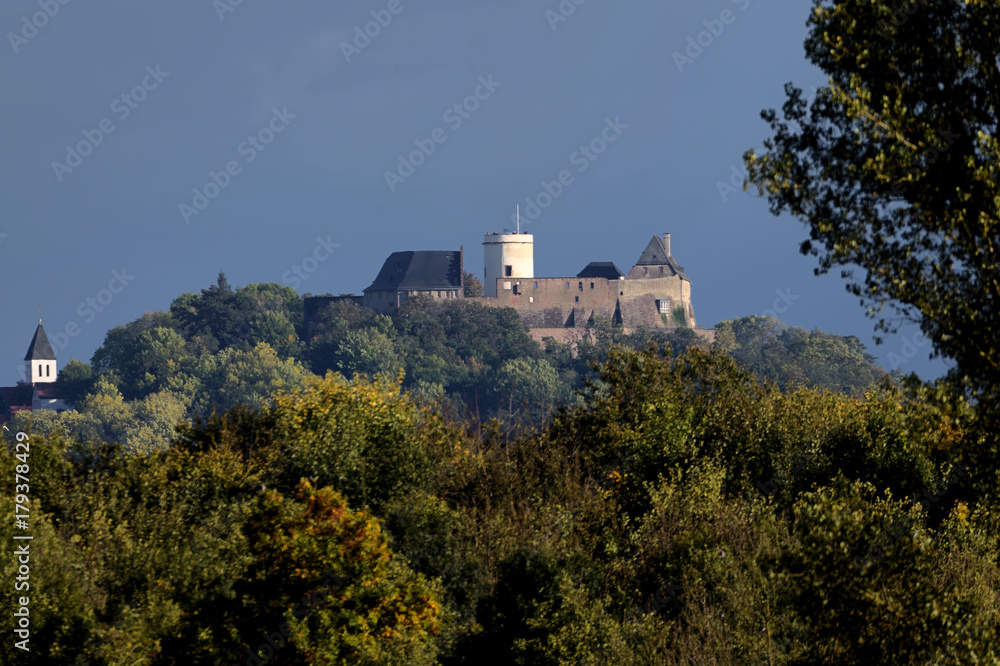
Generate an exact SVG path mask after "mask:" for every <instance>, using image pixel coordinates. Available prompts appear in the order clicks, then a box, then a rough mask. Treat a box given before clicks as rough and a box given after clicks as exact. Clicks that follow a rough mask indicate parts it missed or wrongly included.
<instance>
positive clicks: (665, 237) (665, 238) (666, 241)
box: [663, 234, 671, 257]
mask: <svg viewBox="0 0 1000 666" xmlns="http://www.w3.org/2000/svg"><path fill="white" fill-rule="evenodd" d="M663 244H664V245H666V246H667V256H668V257H669V256H671V254H670V234H663Z"/></svg>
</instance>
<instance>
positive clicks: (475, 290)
mask: <svg viewBox="0 0 1000 666" xmlns="http://www.w3.org/2000/svg"><path fill="white" fill-rule="evenodd" d="M463 283H464V287H463V291H462V295H463V296H465V297H466V298H482V297H483V294H485V293H486V292H485V291H484V290H483V283H482V282H480V281H479V278H477V277H476V276H475V275H473V274H472V273H466V274H465V275H464V276H463Z"/></svg>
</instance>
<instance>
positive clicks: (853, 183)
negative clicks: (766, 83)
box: [745, 0, 1000, 403]
mask: <svg viewBox="0 0 1000 666" xmlns="http://www.w3.org/2000/svg"><path fill="white" fill-rule="evenodd" d="M998 25H1000V4H998V3H997V2H995V1H992V0H973V1H969V2H952V1H947V2H928V3H914V4H909V3H903V4H900V3H897V2H893V1H890V0H817V1H816V2H815V3H814V9H813V11H812V12H811V14H810V16H809V20H808V26H809V36H808V38H807V40H806V42H805V49H806V55H807V57H808V58H809V60H810V61H811V62H813V63H814V64H815V65H817V66H818V67H819V68H820V69H821V70H822V71H823V72H824V74H826V75H827V76H828V77H829V78H828V85H827V86H826V87H824V88H822V89H820V90H819V92H818V93H817V94H816V96H815V98H814V99H813V100H812V101H811V102H809V101H806V100H805V99H804V98H803V96H802V91H801V90H800V89H798V88H796V87H794V86H793V85H792V84H788V85H786V88H785V94H786V96H787V99H786V102H785V104H784V105H783V107H782V115H781V117H779V115H778V113H777V112H776V111H774V110H773V109H772V110H767V111H764V112H763V113H762V117H763V119H764V120H765V121H766V122H767V123H768V124H769V125H770V127H771V131H772V132H773V135H772V136H771V137H770V138H769V139H767V140H766V141H765V143H764V147H765V150H764V152H763V153H762V154H760V155H757V154H756V153H755V152H754V151H752V150H751V151H748V152H747V153H746V155H745V162H746V165H747V169H748V171H749V177H748V184H753V185H755V186H756V187H757V190H758V191H759V192H760V193H761V194H762V195H766V196H767V197H768V200H769V202H770V206H771V210H772V212H774V213H775V214H779V213H783V212H788V213H791V214H792V215H794V216H795V217H797V218H799V219H800V220H802V221H803V222H805V224H806V225H807V227H808V229H809V240H807V241H805V242H803V243H802V247H801V250H802V252H803V254H807V255H812V256H815V257H817V261H818V264H817V269H816V270H817V272H818V273H825V272H827V271H829V270H831V269H833V268H835V267H838V266H841V267H845V270H844V271H843V273H844V276H845V277H847V278H849V279H850V282H849V283H848V285H847V286H848V290H849V291H850V292H851V293H852V294H854V295H855V296H857V297H858V298H859V299H860V301H861V303H862V304H863V305H865V306H867V307H868V312H869V314H870V315H871V316H872V317H873V318H876V319H877V325H876V329H877V330H880V331H893V330H895V328H896V327H897V325H898V324H899V323H901V322H903V321H907V320H908V321H913V322H917V323H919V324H920V327H921V330H922V331H923V333H924V334H925V335H926V336H927V337H928V338H929V339H930V340H931V341H932V343H933V345H934V351H935V353H937V354H940V355H942V356H943V357H945V358H947V359H953V360H954V361H955V368H954V370H953V372H952V373H951V377H952V379H953V380H954V385H955V387H956V390H968V391H970V392H972V393H974V394H975V395H978V396H979V397H980V399H982V400H988V401H991V402H993V403H996V402H998V401H1000V398H998V396H997V395H996V394H995V392H996V391H997V390H998V387H1000V381H998V380H1000V346H998V345H996V344H995V341H996V336H995V331H996V330H997V328H998V317H1000V308H998V306H997V303H998V299H1000V283H998V281H997V280H996V275H997V271H998V268H1000V245H998V243H997V239H998V237H1000V206H998V203H997V202H998V201H1000V189H998V188H1000V178H998V174H1000V137H998V135H997V131H996V118H997V114H998V113H1000V93H998V90H1000V73H998V69H997V62H996V56H997V41H998V33H997V26H998ZM944 26H947V28H944ZM850 266H859V267H861V268H862V269H863V271H864V275H863V276H859V277H857V278H855V277H854V275H853V271H852V270H851V269H850ZM886 308H889V313H888V314H884V311H885V309H886Z"/></svg>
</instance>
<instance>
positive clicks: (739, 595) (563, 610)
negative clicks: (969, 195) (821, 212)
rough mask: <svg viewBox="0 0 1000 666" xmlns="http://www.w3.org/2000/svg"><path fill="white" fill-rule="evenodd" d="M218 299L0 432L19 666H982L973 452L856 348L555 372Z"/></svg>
mask: <svg viewBox="0 0 1000 666" xmlns="http://www.w3.org/2000/svg"><path fill="white" fill-rule="evenodd" d="M218 282H219V284H216V285H213V286H212V287H211V288H209V289H206V290H204V291H203V292H202V293H201V294H198V295H194V294H186V295H184V296H181V297H180V298H178V299H176V300H175V301H174V303H173V304H172V305H171V307H170V309H169V311H168V312H158V313H151V314H147V315H145V316H144V317H142V318H140V319H139V320H136V321H134V322H132V323H130V324H127V325H125V326H121V327H118V328H115V329H113V330H111V331H109V333H108V335H107V337H106V339H105V343H104V345H102V347H101V348H100V349H98V350H97V352H96V353H95V354H94V357H93V359H92V360H91V363H90V364H84V363H81V362H79V361H72V362H71V363H69V364H68V365H67V368H66V369H65V370H64V371H63V373H61V375H60V378H59V383H60V389H61V390H63V391H65V392H67V395H72V399H73V400H75V401H76V402H77V404H78V406H79V411H70V412H65V413H63V414H60V415H49V414H45V413H35V414H34V415H33V416H34V419H24V418H23V415H18V416H16V417H15V419H14V420H13V421H12V422H11V423H10V424H9V425H11V426H14V428H13V432H16V431H17V430H24V431H26V432H28V433H29V437H30V440H29V441H30V446H31V461H32V466H31V468H32V475H33V478H34V479H35V481H34V482H33V483H34V485H33V486H32V493H31V512H32V513H31V515H32V520H33V521H34V522H33V525H34V526H35V528H36V530H37V533H39V536H40V537H41V538H40V539H38V540H37V541H36V542H35V546H34V548H35V549H36V550H35V551H33V553H35V555H34V557H36V558H37V559H36V560H33V562H37V564H36V565H34V567H33V569H32V576H33V578H32V590H33V594H34V601H33V602H32V604H33V605H32V612H33V615H32V623H33V624H32V626H33V631H34V633H33V641H36V642H33V643H32V645H34V646H37V650H36V651H35V652H32V653H31V655H30V656H28V657H27V661H25V659H26V657H25V655H24V654H23V653H21V654H17V655H16V658H17V659H18V660H19V663H21V662H23V663H46V664H48V663H73V662H74V660H78V661H77V663H88V664H126V663H127V664H134V663H148V664H171V663H190V664H236V663H238V664H255V663H289V664H435V663H439V664H456V665H457V664H484V663H491V664H532V665H534V664H565V665H569V664H682V663H687V664H693V663H725V664H730V663H732V664H736V663H745V664H759V663H769V664H806V663H848V664H850V663H854V664H869V663H925V661H926V660H932V661H933V660H936V661H935V663H970V660H972V659H978V660H979V661H981V662H990V661H991V660H995V659H997V655H998V652H997V645H996V641H997V635H996V631H995V630H996V626H997V624H996V623H997V613H998V612H1000V605H998V604H1000V599H998V589H1000V587H998V585H997V582H998V576H1000V569H998V566H997V562H996V552H997V548H996V546H997V544H996V539H995V536H994V535H995V534H996V532H995V529H994V528H995V521H996V516H997V515H1000V514H997V512H996V508H995V506H994V501H995V491H994V489H993V488H992V487H991V486H989V484H988V479H989V478H990V475H989V474H988V473H985V470H987V469H989V465H990V460H991V458H989V457H988V455H987V454H986V449H983V448H982V447H981V444H982V442H983V441H984V435H983V424H982V423H981V421H980V418H979V416H978V415H977V412H976V410H975V408H974V407H973V406H972V405H970V404H969V403H967V402H965V401H964V400H962V399H959V398H957V397H956V396H955V395H953V394H952V395H950V394H948V393H947V392H944V391H942V390H936V389H933V388H929V387H922V386H920V385H919V383H917V382H915V381H914V380H908V381H906V382H904V383H903V385H902V386H901V385H900V384H899V383H898V382H897V381H894V380H893V379H892V378H890V377H887V376H886V375H885V373H884V372H882V371H881V370H880V369H879V368H877V367H875V366H873V365H872V358H871V357H870V356H869V355H867V354H866V353H865V351H864V348H863V346H862V345H861V343H860V341H858V340H857V339H856V338H840V337H838V336H834V335H830V334H826V333H822V332H820V331H813V332H807V331H804V330H802V329H795V328H787V327H784V326H783V325H781V324H780V323H779V322H776V321H775V320H772V319H767V318H762V317H746V318H743V319H737V320H732V321H727V322H721V323H720V324H719V325H718V326H717V331H716V333H717V336H716V338H717V339H716V343H715V345H714V348H712V349H706V348H704V346H699V344H698V341H697V338H696V336H695V335H694V333H693V332H692V331H689V330H687V329H673V330H667V331H658V332H655V333H652V332H648V331H638V332H635V333H634V334H632V335H625V334H624V333H623V332H622V331H621V330H619V329H616V328H615V327H613V326H611V324H610V322H599V326H598V330H597V335H596V341H595V342H586V341H585V342H583V343H581V344H580V345H579V347H578V349H576V350H575V351H574V350H572V349H571V348H570V347H569V346H566V345H560V344H556V343H553V342H552V341H548V343H547V344H545V345H539V344H538V343H535V342H534V341H533V340H532V339H531V338H530V337H529V336H528V335H527V333H526V331H525V330H524V328H523V326H522V325H521V322H520V320H519V319H518V318H517V315H516V313H514V312H513V311H508V310H503V309H493V308H485V307H482V306H479V305H477V304H467V303H462V302H453V303H443V304H433V303H422V302H419V301H417V302H413V303H410V304H408V306H407V307H405V308H403V309H401V310H400V311H399V312H398V313H396V314H395V315H394V316H392V317H388V316H385V315H377V314H375V313H373V312H371V311H367V310H364V309H361V308H359V307H357V306H355V305H353V304H350V303H337V304H334V305H332V306H329V307H328V309H327V311H326V312H324V313H323V314H322V317H321V321H320V323H319V325H318V326H317V328H316V332H315V335H314V336H313V339H312V340H310V341H309V342H304V341H302V340H301V337H300V334H301V322H300V313H301V311H302V310H301V308H302V302H301V299H300V298H299V297H298V296H297V295H296V294H295V293H294V292H293V291H291V290H288V289H286V288H283V287H280V286H277V285H266V284H265V285H249V286H247V287H244V288H236V289H232V288H230V287H229V286H228V285H227V284H226V281H225V279H224V276H220V279H219V281H218ZM321 374H322V376H320V375H321ZM806 384H811V385H812V386H807V385H806ZM39 417H41V418H39ZM178 424H180V425H179V427H178V428H177V429H176V430H175V426H177V425H178ZM11 434H13V433H11ZM3 455H4V457H5V460H6V463H7V464H10V465H12V466H13V465H16V464H17V461H15V460H14V458H13V455H14V452H13V451H12V450H6V449H5V452H4V454H3ZM3 501H5V502H7V503H8V504H13V500H12V498H11V497H9V496H5V497H4V500H3ZM10 508H11V511H12V512H13V506H11V507H10ZM5 530H6V537H5V538H8V539H9V538H10V537H11V536H12V531H13V527H12V526H8V527H7V528H5ZM2 566H3V567H4V572H5V574H10V575H14V574H13V573H12V572H13V571H14V570H15V569H16V566H17V565H16V563H14V562H7V563H4V564H3V565H2ZM13 594H14V592H13V590H12V589H7V590H5V591H4V592H3V595H4V597H5V599H6V601H7V602H9V603H10V604H11V605H13V604H14V600H13V598H12V595H13ZM7 622H8V623H9V622H10V619H8V620H7ZM0 652H3V654H4V655H5V656H4V658H3V661H4V662H8V661H12V660H14V659H15V650H14V648H13V647H11V646H10V644H7V645H6V646H5V647H2V648H0Z"/></svg>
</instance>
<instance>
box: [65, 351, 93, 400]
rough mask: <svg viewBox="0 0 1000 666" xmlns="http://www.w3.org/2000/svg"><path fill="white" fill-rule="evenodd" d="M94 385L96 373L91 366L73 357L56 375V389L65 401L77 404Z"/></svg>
mask: <svg viewBox="0 0 1000 666" xmlns="http://www.w3.org/2000/svg"><path fill="white" fill-rule="evenodd" d="M93 386H94V374H93V370H92V368H91V366H90V365H89V364H87V363H84V362H82V361H78V360H77V359H75V358H71V359H70V360H69V363H67V364H66V365H65V367H63V369H62V370H60V371H59V375H58V376H57V377H56V385H55V391H56V395H58V396H59V397H61V398H62V399H63V401H64V402H65V403H68V404H70V405H75V404H76V403H77V402H79V401H80V400H81V399H82V398H83V397H84V396H85V395H87V394H88V393H90V391H91V389H92V388H93Z"/></svg>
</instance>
